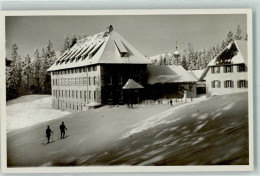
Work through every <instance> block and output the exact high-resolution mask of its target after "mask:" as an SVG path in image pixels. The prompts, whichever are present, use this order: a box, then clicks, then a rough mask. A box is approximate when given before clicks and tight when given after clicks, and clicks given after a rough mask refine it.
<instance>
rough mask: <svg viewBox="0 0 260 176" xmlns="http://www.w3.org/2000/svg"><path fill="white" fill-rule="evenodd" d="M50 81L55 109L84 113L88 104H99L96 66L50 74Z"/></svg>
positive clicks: (97, 67)
mask: <svg viewBox="0 0 260 176" xmlns="http://www.w3.org/2000/svg"><path fill="white" fill-rule="evenodd" d="M72 70H73V73H72ZM94 79H95V83H94ZM51 80H52V106H53V108H55V109H61V110H65V109H66V110H70V111H85V110H87V109H88V108H89V106H88V104H90V103H94V102H99V103H101V97H100V66H98V65H96V66H88V67H81V68H74V69H70V70H62V71H55V72H52V73H51Z"/></svg>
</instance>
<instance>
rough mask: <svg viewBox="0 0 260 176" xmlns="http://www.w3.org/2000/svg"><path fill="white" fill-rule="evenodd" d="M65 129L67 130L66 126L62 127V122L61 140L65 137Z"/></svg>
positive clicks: (62, 125)
mask: <svg viewBox="0 0 260 176" xmlns="http://www.w3.org/2000/svg"><path fill="white" fill-rule="evenodd" d="M65 129H66V130H68V129H67V128H66V126H65V125H64V122H62V124H61V125H60V138H61V139H62V138H64V136H65Z"/></svg>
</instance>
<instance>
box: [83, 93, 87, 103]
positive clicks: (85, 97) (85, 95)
mask: <svg viewBox="0 0 260 176" xmlns="http://www.w3.org/2000/svg"><path fill="white" fill-rule="evenodd" d="M86 99H87V91H84V102H86V101H87V100H86Z"/></svg>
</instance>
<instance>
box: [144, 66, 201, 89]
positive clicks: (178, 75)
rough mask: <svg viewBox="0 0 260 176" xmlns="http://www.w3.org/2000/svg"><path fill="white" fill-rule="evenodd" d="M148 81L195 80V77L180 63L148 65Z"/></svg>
mask: <svg viewBox="0 0 260 176" xmlns="http://www.w3.org/2000/svg"><path fill="white" fill-rule="evenodd" d="M147 70H148V83H149V84H156V83H178V82H179V83H183V82H196V81H197V79H196V78H195V77H194V76H192V75H191V74H190V73H189V72H188V71H186V70H185V69H184V68H183V67H182V66H181V65H154V64H152V65H148V67H147Z"/></svg>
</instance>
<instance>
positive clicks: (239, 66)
mask: <svg viewBox="0 0 260 176" xmlns="http://www.w3.org/2000/svg"><path fill="white" fill-rule="evenodd" d="M245 71H246V66H245V64H240V65H238V66H237V72H245Z"/></svg>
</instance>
